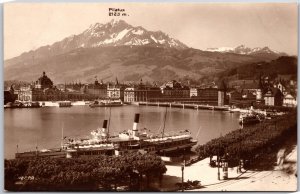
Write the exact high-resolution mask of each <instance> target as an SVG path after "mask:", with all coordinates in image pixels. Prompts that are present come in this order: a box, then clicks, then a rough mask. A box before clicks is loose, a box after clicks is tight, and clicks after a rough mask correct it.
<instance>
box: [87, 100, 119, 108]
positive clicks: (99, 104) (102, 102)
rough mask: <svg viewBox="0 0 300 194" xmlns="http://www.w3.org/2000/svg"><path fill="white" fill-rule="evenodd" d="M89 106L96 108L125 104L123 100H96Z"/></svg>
mask: <svg viewBox="0 0 300 194" xmlns="http://www.w3.org/2000/svg"><path fill="white" fill-rule="evenodd" d="M89 106H90V107H91V108H94V107H118V106H123V102H122V101H121V100H95V101H94V102H93V103H92V104H90V105H89Z"/></svg>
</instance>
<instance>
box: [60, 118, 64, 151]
mask: <svg viewBox="0 0 300 194" xmlns="http://www.w3.org/2000/svg"><path fill="white" fill-rule="evenodd" d="M60 146H61V148H63V147H64V123H62V127H61V142H60Z"/></svg>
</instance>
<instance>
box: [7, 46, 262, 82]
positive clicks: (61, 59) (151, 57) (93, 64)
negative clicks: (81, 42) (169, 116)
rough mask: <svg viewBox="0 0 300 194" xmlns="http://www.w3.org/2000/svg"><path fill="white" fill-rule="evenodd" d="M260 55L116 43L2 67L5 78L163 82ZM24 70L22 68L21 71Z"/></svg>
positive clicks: (194, 76) (220, 69)
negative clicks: (96, 78) (42, 76)
mask: <svg viewBox="0 0 300 194" xmlns="http://www.w3.org/2000/svg"><path fill="white" fill-rule="evenodd" d="M260 60H261V58H257V57H253V56H247V55H245V56H244V55H237V54H232V53H214V52H206V51H200V50H196V49H183V50H178V49H172V48H169V49H167V48H159V47H149V46H118V47H97V48H79V49H76V50H73V51H70V52H67V53H65V54H60V55H55V56H52V57H49V58H47V57H43V58H39V59H35V60H34V62H33V63H32V60H30V59H29V60H26V59H25V60H23V61H22V62H20V63H17V64H15V65H11V66H9V67H5V68H4V79H5V80H12V79H16V80H24V81H34V80H35V79H36V78H37V77H39V76H40V74H41V72H42V71H46V72H47V74H48V75H49V76H50V77H51V78H52V79H53V80H54V82H56V83H57V82H59V83H64V82H65V81H67V82H70V81H78V80H81V81H87V82H90V81H93V80H94V77H95V76H98V78H99V79H103V80H104V81H108V80H115V78H116V77H118V79H119V80H120V81H124V80H126V81H137V80H140V79H141V78H142V79H143V80H147V81H150V82H151V81H154V80H156V81H166V80H170V79H179V78H184V77H186V78H189V79H192V80H198V79H200V78H201V77H203V76H206V75H215V74H216V73H219V72H223V71H224V70H227V69H231V68H234V67H237V66H240V65H243V64H245V63H252V62H257V61H260ZM25 70H26V71H25Z"/></svg>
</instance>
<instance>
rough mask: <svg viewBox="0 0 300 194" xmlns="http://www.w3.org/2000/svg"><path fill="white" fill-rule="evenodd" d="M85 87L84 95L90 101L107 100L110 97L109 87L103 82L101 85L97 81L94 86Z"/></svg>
mask: <svg viewBox="0 0 300 194" xmlns="http://www.w3.org/2000/svg"><path fill="white" fill-rule="evenodd" d="M83 87H84V88H83V93H84V94H86V96H88V98H89V99H105V98H107V97H108V92H107V85H106V84H104V83H103V82H102V81H101V83H99V82H98V80H97V79H96V80H95V82H94V84H88V85H85V86H83Z"/></svg>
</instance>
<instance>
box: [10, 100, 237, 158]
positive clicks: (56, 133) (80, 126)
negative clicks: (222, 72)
mask: <svg viewBox="0 0 300 194" xmlns="http://www.w3.org/2000/svg"><path fill="white" fill-rule="evenodd" d="M165 111H166V108H165V107H152V106H135V105H127V106H123V107H113V108H111V117H110V132H111V134H112V135H113V134H117V133H118V132H121V131H123V130H127V129H131V128H132V125H133V119H134V115H135V113H140V114H141V115H140V122H139V128H147V129H148V130H150V132H151V133H158V132H161V129H162V127H163V124H164V122H163V120H164V115H165ZM109 114H110V109H109V108H104V107H99V108H90V107H88V106H73V107H71V108H59V107H44V108H36V109H5V110H4V138H5V139H4V157H5V158H7V159H11V158H14V155H15V153H16V152H17V150H18V151H19V152H23V151H30V150H31V151H33V150H35V149H36V145H38V149H45V148H54V147H55V148H57V147H60V142H61V137H62V128H63V129H64V130H63V131H64V136H67V137H88V136H90V132H91V131H92V130H94V129H97V128H98V127H102V122H103V120H104V119H108V118H109ZM238 117H239V114H238V113H234V114H233V113H229V112H221V111H213V110H192V109H180V108H167V115H166V122H165V132H166V133H167V132H171V131H180V130H183V129H189V130H190V131H191V132H192V135H193V137H194V138H197V139H198V144H204V143H206V142H207V141H209V140H211V139H213V138H216V137H219V136H220V134H223V135H224V134H226V133H228V132H230V131H232V130H235V129H238V128H239V124H238ZM17 145H18V149H17Z"/></svg>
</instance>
